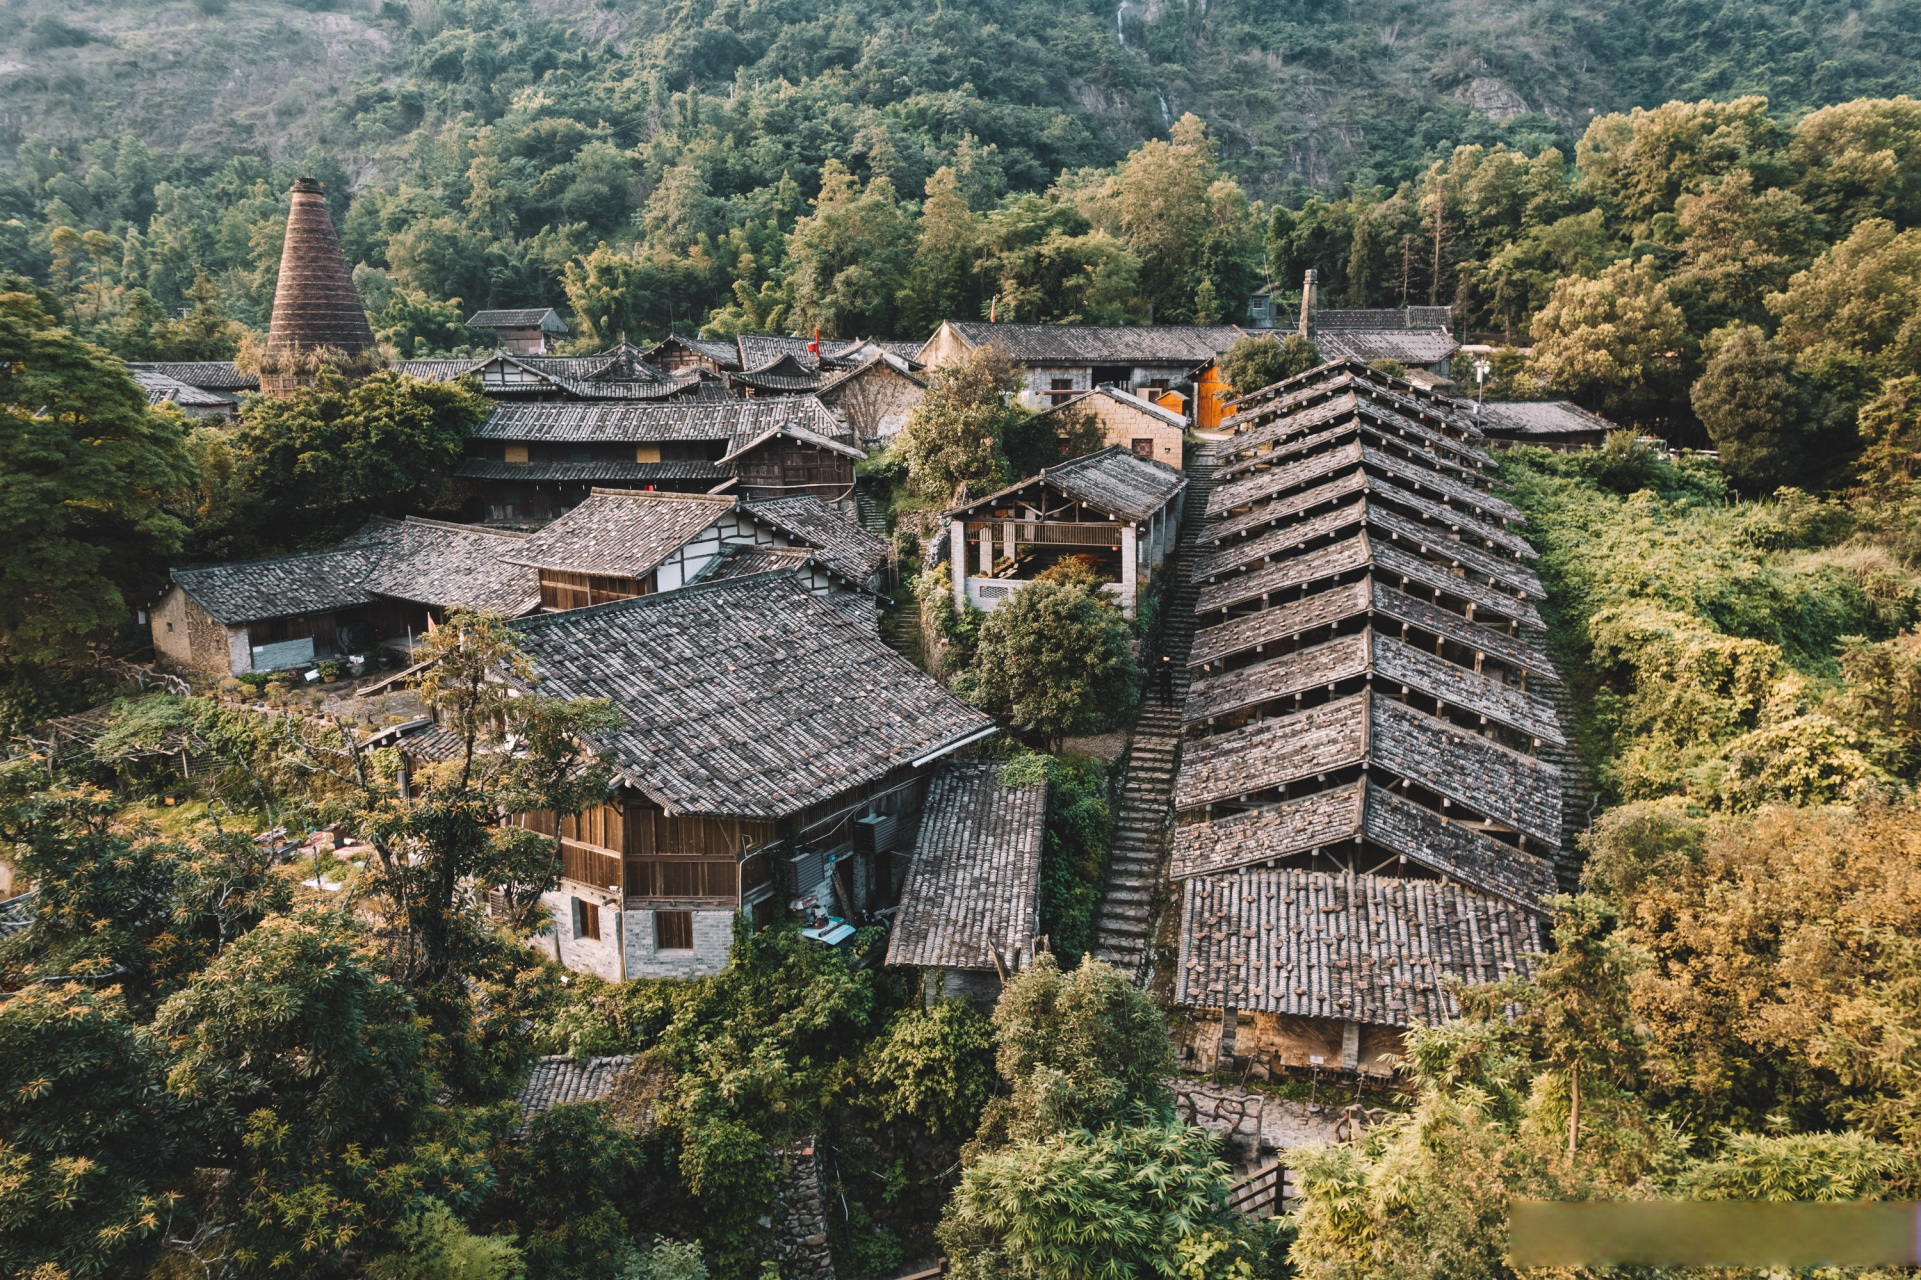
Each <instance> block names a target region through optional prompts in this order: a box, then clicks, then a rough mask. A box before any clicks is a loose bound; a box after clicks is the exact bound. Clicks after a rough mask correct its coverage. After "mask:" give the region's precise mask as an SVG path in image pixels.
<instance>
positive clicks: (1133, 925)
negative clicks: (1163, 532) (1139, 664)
mask: <svg viewBox="0 0 1921 1280" xmlns="http://www.w3.org/2000/svg"><path fill="white" fill-rule="evenodd" d="M1213 475H1214V464H1213V459H1212V455H1211V454H1209V453H1207V452H1201V453H1197V454H1196V455H1195V457H1194V461H1193V462H1192V463H1191V464H1190V465H1189V466H1188V468H1187V476H1188V485H1187V497H1186V506H1185V509H1184V511H1183V513H1182V519H1181V538H1180V542H1179V544H1178V545H1177V547H1176V548H1175V554H1174V558H1173V562H1172V564H1171V565H1170V566H1169V567H1170V569H1171V571H1172V573H1173V578H1172V579H1171V581H1172V584H1173V585H1172V587H1171V589H1170V590H1169V591H1168V593H1167V596H1166V598H1165V601H1166V612H1165V614H1164V615H1163V618H1162V623H1161V628H1162V629H1161V651H1162V652H1163V653H1165V654H1166V655H1167V656H1168V657H1169V658H1171V659H1172V660H1173V666H1174V678H1173V686H1174V698H1173V704H1172V705H1171V706H1164V705H1162V703H1161V700H1160V684H1159V677H1158V673H1156V672H1151V671H1150V672H1149V673H1148V677H1147V697H1146V700H1145V701H1144V702H1143V703H1142V706H1141V713H1140V716H1139V717H1138V718H1137V719H1136V720H1135V721H1134V741H1133V745H1132V746H1131V747H1130V748H1129V749H1128V754H1127V771H1126V773H1125V774H1124V775H1123V778H1122V782H1121V794H1120V800H1119V803H1118V805H1117V806H1116V808H1115V813H1114V845H1113V849H1112V851H1111V852H1110V854H1109V855H1108V862H1107V882H1106V884H1105V886H1104V888H1103V892H1102V895H1101V905H1100V915H1099V917H1098V919H1097V920H1096V923H1095V929H1094V954H1095V955H1096V956H1097V957H1099V958H1100V959H1102V960H1105V961H1107V962H1108V963H1109V964H1112V965H1114V966H1115V967H1116V968H1118V969H1120V970H1121V971H1122V972H1123V973H1125V974H1127V975H1128V976H1129V977H1131V978H1133V979H1134V980H1135V981H1136V982H1141V983H1145V982H1146V981H1147V977H1148V972H1149V969H1150V968H1151V962H1152V956H1153V953H1152V945H1151V944H1152V941H1153V936H1154V928H1155V925H1156V914H1157V911H1158V908H1159V907H1160V905H1161V898H1162V895H1161V886H1162V884H1163V882H1164V877H1165V870H1166V861H1167V840H1168V823H1169V819H1170V817H1171V815H1172V809H1173V803H1174V775H1175V770H1176V768H1177V767H1178V766H1179V763H1180V742H1181V705H1182V704H1183V703H1184V702H1185V701H1186V699H1187V686H1188V677H1187V666H1186V664H1187V655H1188V652H1189V650H1191V649H1192V648H1193V646H1194V604H1195V601H1196V599H1197V598H1198V597H1199V595H1200V585H1199V584H1198V583H1195V582H1192V581H1189V575H1188V565H1189V564H1190V563H1191V562H1192V561H1193V560H1194V559H1195V558H1196V556H1195V548H1194V541H1195V539H1196V538H1197V537H1198V536H1199V534H1200V530H1201V526H1202V524H1203V523H1205V520H1206V513H1207V495H1208V494H1209V493H1210V492H1211V491H1212V489H1213V487H1214V482H1213Z"/></svg>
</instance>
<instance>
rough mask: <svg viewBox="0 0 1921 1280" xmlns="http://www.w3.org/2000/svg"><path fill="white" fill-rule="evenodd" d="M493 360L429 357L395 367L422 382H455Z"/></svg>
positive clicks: (404, 361)
mask: <svg viewBox="0 0 1921 1280" xmlns="http://www.w3.org/2000/svg"><path fill="white" fill-rule="evenodd" d="M493 359H494V357H493V356H463V357H451V356H448V357H442V356H431V357H429V358H427V359H425V360H402V361H401V362H400V363H399V365H398V366H397V367H398V368H399V370H400V372H401V373H403V374H405V375H406V376H407V377H409V378H419V379H420V380H421V381H422V382H456V381H458V380H459V379H461V378H464V377H466V376H467V375H468V374H470V373H473V372H475V371H476V370H478V369H479V368H480V367H481V366H482V365H485V364H488V363H490V362H492V361H493Z"/></svg>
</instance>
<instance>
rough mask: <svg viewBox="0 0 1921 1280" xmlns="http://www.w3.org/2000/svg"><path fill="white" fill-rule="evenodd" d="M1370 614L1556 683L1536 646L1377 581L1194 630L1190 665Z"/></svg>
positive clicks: (1205, 663) (1350, 585)
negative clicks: (1438, 637)
mask: <svg viewBox="0 0 1921 1280" xmlns="http://www.w3.org/2000/svg"><path fill="white" fill-rule="evenodd" d="M1369 610H1372V611H1373V612H1375V613H1378V614H1380V615H1381V616H1383V617H1385V618H1388V619H1390V620H1392V621H1394V622H1397V623H1400V622H1405V623H1407V624H1409V625H1410V626H1414V627H1418V628H1420V629H1421V630H1423V631H1426V632H1429V633H1431V634H1433V635H1436V636H1440V637H1443V638H1445V639H1447V640H1451V641H1453V642H1454V643H1456V644H1459V645H1461V646H1462V647H1464V648H1466V649H1467V650H1468V651H1469V652H1474V653H1485V654H1488V655H1490V656H1492V657H1496V658H1499V659H1500V660H1501V661H1503V662H1506V663H1508V664H1510V665H1512V666H1516V667H1520V668H1523V669H1524V670H1527V671H1529V672H1532V673H1533V674H1535V675H1537V676H1544V677H1546V678H1547V679H1550V680H1553V679H1557V677H1556V676H1555V674H1554V664H1553V663H1551V662H1550V661H1548V657H1547V654H1545V653H1544V652H1542V651H1541V650H1540V649H1539V648H1538V647H1537V646H1535V645H1534V644H1532V643H1530V642H1528V641H1527V640H1524V639H1521V638H1520V637H1517V636H1513V635H1509V634H1508V633H1507V632H1505V631H1497V630H1495V629H1494V628H1493V627H1489V626H1483V625H1482V624H1481V623H1479V622H1473V621H1470V620H1469V619H1467V618H1466V617H1463V616H1462V615H1461V614H1458V613H1455V612H1453V611H1452V610H1450V609H1443V608H1442V607H1441V606H1439V605H1437V604H1433V603H1430V602H1429V601H1426V600H1420V599H1417V598H1415V597H1414V596H1411V595H1408V594H1407V593H1406V592H1404V591H1400V590H1397V589H1396V588H1394V587H1391V586H1389V585H1387V584H1386V583H1384V582H1382V581H1380V580H1379V579H1374V580H1373V581H1372V582H1368V581H1361V582H1349V583H1342V584H1340V585H1339V586H1334V587H1329V588H1326V589H1325V590H1321V591H1317V592H1315V593H1313V594H1312V595H1308V596H1303V597H1302V598H1301V599H1299V600H1296V601H1290V602H1287V603H1285V604H1282V605H1279V606H1276V607H1273V608H1268V609H1261V610H1259V611H1257V612H1254V613H1246V614H1242V615H1240V616H1239V617H1234V618H1229V619H1228V620H1227V621H1226V622H1221V623H1216V624H1215V625H1213V626H1211V627H1201V628H1199V629H1197V630H1196V631H1195V632H1194V645H1193V648H1192V649H1191V650H1190V651H1189V653H1188V658H1187V665H1188V666H1189V667H1204V666H1209V665H1212V664H1213V663H1216V662H1220V661H1222V660H1223V659H1226V658H1231V657H1233V656H1234V655H1236V654H1240V653H1246V652H1248V651H1249V650H1254V649H1258V648H1260V647H1262V646H1265V645H1272V644H1274V643H1276V642H1277V641H1280V640H1285V639H1287V638H1288V637H1290V636H1298V635H1305V634H1306V633H1307V632H1310V631H1314V630H1318V629H1319V628H1321V627H1328V626H1333V625H1334V624H1335V623H1338V622H1343V621H1346V620H1348V619H1351V618H1359V617H1362V616H1364V615H1366V614H1367V613H1368V611H1369Z"/></svg>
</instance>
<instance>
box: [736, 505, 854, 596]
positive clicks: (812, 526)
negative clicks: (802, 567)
mask: <svg viewBox="0 0 1921 1280" xmlns="http://www.w3.org/2000/svg"><path fill="white" fill-rule="evenodd" d="M747 511H748V513H749V514H751V515H754V516H758V517H760V518H761V519H763V520H766V521H767V522H768V523H770V524H772V525H774V526H775V527H776V528H778V529H780V530H781V531H782V532H784V533H787V534H789V535H791V536H793V537H795V538H798V539H800V540H801V541H802V542H805V543H807V544H808V545H809V546H811V547H817V548H819V555H818V556H817V557H816V558H817V559H818V560H819V561H820V563H822V564H823V565H826V566H827V568H828V569H829V570H831V571H833V572H834V573H837V574H839V575H840V576H841V577H843V578H845V579H846V580H847V581H849V582H852V583H854V584H855V585H861V584H863V583H865V582H866V581H867V580H868V579H869V578H870V577H872V576H873V575H874V574H876V573H878V572H879V571H880V568H881V566H882V565H884V564H886V563H887V543H886V541H885V540H884V539H882V538H881V537H879V536H878V535H876V534H875V533H873V532H872V531H871V530H869V529H868V528H867V527H866V526H865V525H862V524H861V523H860V522H859V521H857V520H855V519H854V518H853V517H852V516H849V515H846V514H844V513H842V512H841V511H840V509H839V508H837V507H834V506H832V505H830V504H829V503H826V502H823V501H822V500H821V499H819V498H813V497H802V498H775V499H772V500H771V501H768V502H751V503H748V504H747Z"/></svg>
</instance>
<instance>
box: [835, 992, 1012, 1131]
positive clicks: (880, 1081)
mask: <svg viewBox="0 0 1921 1280" xmlns="http://www.w3.org/2000/svg"><path fill="white" fill-rule="evenodd" d="M861 1075H862V1077H863V1078H864V1079H865V1080H866V1081H867V1085H868V1088H869V1090H870V1097H871V1102H870V1103H869V1105H871V1106H872V1107H873V1108H874V1109H875V1111H876V1112H877V1113H878V1114H879V1115H880V1116H881V1117H882V1118H883V1119H885V1120H888V1121H890V1122H891V1121H896V1120H910V1121H913V1122H914V1123H915V1124H917V1125H919V1126H922V1127H924V1128H925V1130H926V1131H927V1133H928V1134H930V1135H931V1136H933V1137H934V1138H936V1139H939V1140H944V1141H950V1142H959V1141H960V1140H962V1139H963V1138H965V1137H967V1136H969V1135H970V1134H972V1133H973V1132H974V1128H975V1126H976V1125H978V1124H979V1123H980V1115H981V1109H982V1108H984V1107H985V1106H986V1105H987V1100H988V1098H989V1096H990V1095H991V1094H992V1093H993V1091H994V1068H993V1036H992V1033H991V1031H990V1029H989V1026H988V1022H987V1019H985V1018H984V1017H982V1016H981V1014H980V1011H979V1010H977V1009H976V1008H974V1006H973V1005H971V1004H969V1003H968V1002H967V1001H965V1000H940V1001H937V1002H935V1003H934V1004H932V1005H919V1004H916V1005H914V1006H912V1007H910V1008H907V1009H903V1010H901V1011H900V1012H899V1013H896V1014H895V1015H894V1016H893V1017H892V1018H891V1019H889V1020H888V1023H887V1027H886V1029H885V1030H884V1031H883V1032H882V1033H881V1035H880V1036H879V1038H877V1039H876V1040H875V1041H874V1042H873V1044H872V1046H871V1047H870V1048H869V1049H868V1051H867V1056H866V1058H865V1060H864V1063H863V1067H862V1071H861Z"/></svg>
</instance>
